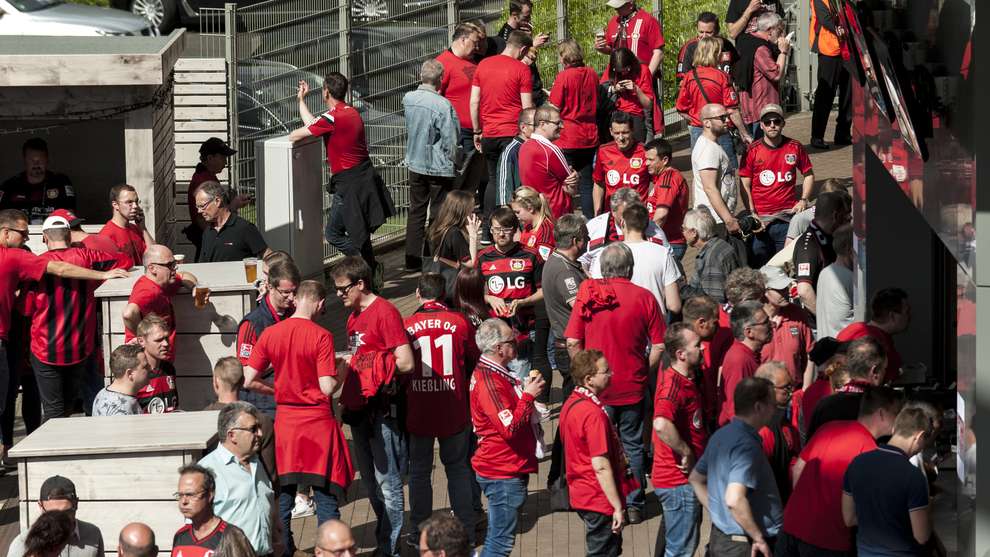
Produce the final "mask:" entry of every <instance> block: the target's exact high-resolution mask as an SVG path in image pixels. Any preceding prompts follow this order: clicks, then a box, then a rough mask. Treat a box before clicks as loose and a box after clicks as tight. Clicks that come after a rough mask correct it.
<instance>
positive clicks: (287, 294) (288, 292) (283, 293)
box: [272, 288, 296, 298]
mask: <svg viewBox="0 0 990 557" xmlns="http://www.w3.org/2000/svg"><path fill="white" fill-rule="evenodd" d="M272 290H274V291H275V292H278V295H279V296H281V297H283V298H291V297H295V295H296V289H295V288H293V289H292V290H282V289H281V288H273V289H272Z"/></svg>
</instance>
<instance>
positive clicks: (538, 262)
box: [478, 242, 543, 331]
mask: <svg viewBox="0 0 990 557" xmlns="http://www.w3.org/2000/svg"><path fill="white" fill-rule="evenodd" d="M478 265H479V266H480V267H479V268H480V269H481V275H482V276H483V277H484V278H485V292H486V293H487V294H488V295H490V296H495V297H497V298H501V299H503V300H505V301H506V302H507V303H508V302H511V301H513V300H521V299H523V298H528V297H530V296H532V295H533V294H534V293H536V291H537V290H539V289H540V277H541V276H542V275H543V259H542V258H541V257H540V254H538V253H537V252H536V251H534V250H531V249H529V248H527V247H524V246H523V245H522V244H520V243H518V242H516V243H514V244H513V245H512V247H510V248H509V249H508V250H506V251H505V252H501V251H499V249H498V248H497V247H496V246H494V245H492V246H489V247H487V248H485V249H483V250H481V251H480V252H479V253H478ZM492 317H502V316H500V315H496V314H495V312H494V311H493V312H492ZM515 317H516V318H515V319H513V321H512V325H513V326H514V327H516V328H518V329H519V330H520V331H528V330H530V329H531V328H532V325H533V306H526V307H523V308H521V309H520V311H518V312H517V313H516V316H515Z"/></svg>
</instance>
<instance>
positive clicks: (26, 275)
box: [0, 247, 48, 341]
mask: <svg viewBox="0 0 990 557" xmlns="http://www.w3.org/2000/svg"><path fill="white" fill-rule="evenodd" d="M47 267H48V261H46V260H44V259H42V258H40V257H38V256H37V255H34V254H33V253H31V252H30V251H28V250H23V249H15V248H5V247H0V339H2V340H4V341H6V340H7V338H8V335H9V334H10V318H11V315H12V314H13V311H14V291H16V290H17V288H18V285H19V284H20V283H22V282H28V281H39V280H41V277H43V276H44V275H45V269H46V268H47Z"/></svg>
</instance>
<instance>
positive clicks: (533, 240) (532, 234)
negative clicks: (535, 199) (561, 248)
mask: <svg viewBox="0 0 990 557" xmlns="http://www.w3.org/2000/svg"><path fill="white" fill-rule="evenodd" d="M553 227H554V224H553V220H551V219H548V218H545V219H543V222H541V223H540V227H539V228H537V229H536V230H533V228H532V227H530V226H528V225H527V226H523V229H522V232H520V233H519V243H520V244H522V245H523V246H524V247H527V248H529V249H531V250H533V251H535V252H536V253H538V254H539V255H540V259H542V260H543V262H544V263H545V262H546V260H547V258H548V257H550V254H551V253H553V248H554V247H555V246H556V245H557V242H556V241H555V240H554V238H553Z"/></svg>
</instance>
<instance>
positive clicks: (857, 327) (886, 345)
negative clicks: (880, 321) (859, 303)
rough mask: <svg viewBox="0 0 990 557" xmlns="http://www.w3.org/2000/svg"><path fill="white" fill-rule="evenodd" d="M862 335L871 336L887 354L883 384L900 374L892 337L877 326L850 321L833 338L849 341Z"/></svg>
mask: <svg viewBox="0 0 990 557" xmlns="http://www.w3.org/2000/svg"><path fill="white" fill-rule="evenodd" d="M862 337H873V338H875V339H876V340H877V342H879V343H880V345H881V346H883V349H884V353H885V354H887V369H886V371H885V372H884V375H883V382H884V384H886V383H890V382H891V381H893V380H894V379H897V377H898V376H899V375H900V374H901V364H902V363H903V362H902V360H901V354H900V353H899V352H898V351H897V347H896V346H895V345H894V339H893V337H891V336H890V335H889V334H887V332H886V331H884V330H883V329H881V328H879V327H874V326H873V325H870V324H869V323H865V322H863V321H857V322H855V323H850V324H849V325H847V326H846V328H845V329H842V330H841V331H839V334H838V335H836V337H835V340H837V341H839V342H850V341H853V340H856V339H858V338H862Z"/></svg>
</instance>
